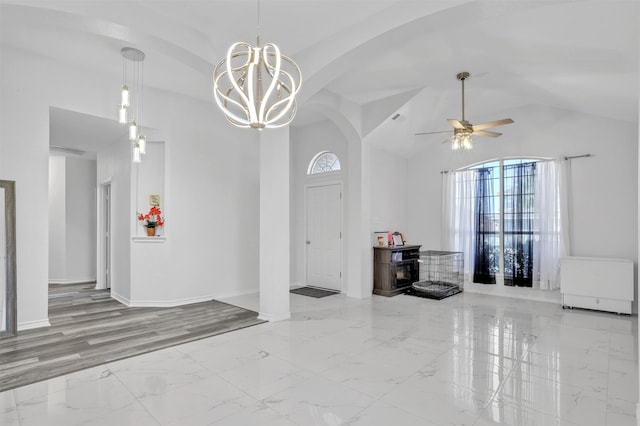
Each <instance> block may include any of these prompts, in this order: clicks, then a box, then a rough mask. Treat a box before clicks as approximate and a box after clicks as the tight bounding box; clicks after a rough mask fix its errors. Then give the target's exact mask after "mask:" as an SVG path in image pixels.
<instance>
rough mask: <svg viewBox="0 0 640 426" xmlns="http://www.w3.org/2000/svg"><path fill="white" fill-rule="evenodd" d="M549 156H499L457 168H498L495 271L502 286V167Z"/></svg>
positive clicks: (503, 213) (542, 160) (540, 160)
mask: <svg viewBox="0 0 640 426" xmlns="http://www.w3.org/2000/svg"><path fill="white" fill-rule="evenodd" d="M551 160H552V159H551V158H545V157H536V156H527V157H520V156H518V157H500V158H494V159H489V160H485V161H481V162H478V163H473V164H470V165H468V166H466V167H461V168H460V169H458V170H459V171H463V170H473V169H479V168H485V167H494V168H497V169H498V181H499V189H498V190H499V209H500V211H499V230H498V241H499V253H500V258H499V261H498V271H497V272H496V278H498V277H500V278H501V282H502V286H506V285H505V284H504V272H505V270H504V267H505V265H504V249H505V246H504V245H505V237H504V236H505V230H504V229H505V223H504V220H505V211H504V208H505V198H504V195H505V194H504V167H505V166H509V165H513V164H522V163H531V162H535V163H538V162H544V161H551Z"/></svg>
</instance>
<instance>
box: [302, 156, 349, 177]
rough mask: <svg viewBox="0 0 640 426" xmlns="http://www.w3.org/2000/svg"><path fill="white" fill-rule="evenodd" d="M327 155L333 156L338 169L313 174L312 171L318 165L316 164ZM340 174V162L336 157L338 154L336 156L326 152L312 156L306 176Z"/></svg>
mask: <svg viewBox="0 0 640 426" xmlns="http://www.w3.org/2000/svg"><path fill="white" fill-rule="evenodd" d="M327 155H333V156H334V157H335V162H334V164H336V163H337V166H338V168H337V169H332V170H325V171H315V172H314V169H315V167H316V165H317V164H318V162H319V161H320V159H321V158H322V157H323V156H327ZM340 172H342V162H341V161H340V157H338V154H336V153H335V152H333V151H328V150H324V151H320V152H318V153H317V154H316V155H314V156H313V158H312V159H311V161H309V165H308V166H307V176H327V175H330V174H338V173H340Z"/></svg>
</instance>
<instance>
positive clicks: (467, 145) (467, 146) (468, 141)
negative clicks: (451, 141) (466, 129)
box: [462, 135, 472, 149]
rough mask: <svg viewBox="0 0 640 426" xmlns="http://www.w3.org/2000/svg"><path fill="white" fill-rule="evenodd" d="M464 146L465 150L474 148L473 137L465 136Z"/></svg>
mask: <svg viewBox="0 0 640 426" xmlns="http://www.w3.org/2000/svg"><path fill="white" fill-rule="evenodd" d="M462 146H464V149H471V148H472V145H471V137H470V136H469V135H465V136H464V138H463V139H462Z"/></svg>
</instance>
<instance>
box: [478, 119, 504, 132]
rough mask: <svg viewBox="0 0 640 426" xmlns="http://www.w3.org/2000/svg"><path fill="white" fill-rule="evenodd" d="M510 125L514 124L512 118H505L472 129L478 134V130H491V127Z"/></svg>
mask: <svg viewBox="0 0 640 426" xmlns="http://www.w3.org/2000/svg"><path fill="white" fill-rule="evenodd" d="M509 123H513V120H512V119H510V118H503V119H502V120H496V121H490V122H488V123H482V124H476V125H474V126H471V128H472V129H473V131H474V132H476V131H478V130H484V129H489V128H491V127H497V126H502V125H505V124H509Z"/></svg>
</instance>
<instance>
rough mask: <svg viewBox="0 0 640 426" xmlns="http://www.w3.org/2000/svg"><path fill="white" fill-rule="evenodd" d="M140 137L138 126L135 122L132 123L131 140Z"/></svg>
mask: <svg viewBox="0 0 640 426" xmlns="http://www.w3.org/2000/svg"><path fill="white" fill-rule="evenodd" d="M137 137H138V125H137V124H136V122H135V121H132V122H131V124H129V140H132V141H134V140H136V139H137Z"/></svg>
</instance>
